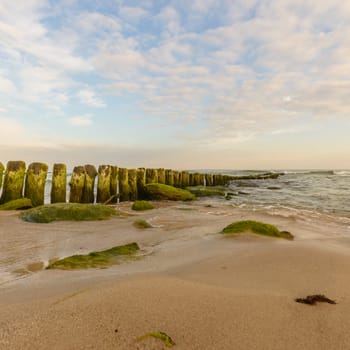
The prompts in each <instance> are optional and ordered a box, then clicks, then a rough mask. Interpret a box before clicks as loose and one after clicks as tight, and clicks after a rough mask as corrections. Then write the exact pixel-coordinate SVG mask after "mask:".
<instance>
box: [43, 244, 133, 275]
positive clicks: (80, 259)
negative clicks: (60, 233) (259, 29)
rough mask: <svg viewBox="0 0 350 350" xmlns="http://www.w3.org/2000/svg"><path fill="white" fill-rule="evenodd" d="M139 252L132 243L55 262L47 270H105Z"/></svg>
mask: <svg viewBox="0 0 350 350" xmlns="http://www.w3.org/2000/svg"><path fill="white" fill-rule="evenodd" d="M139 250H140V248H139V246H138V244H137V243H135V242H134V243H130V244H126V245H122V246H116V247H113V248H110V249H107V250H103V251H99V252H91V253H89V254H86V255H80V254H79V255H72V256H69V257H66V258H64V259H60V260H57V261H55V262H54V263H52V264H50V265H49V266H48V267H47V269H60V270H75V269H87V268H105V267H107V266H110V265H115V264H120V263H122V262H125V261H127V260H129V259H131V258H132V257H134V256H135V254H136V253H137V252H138V251H139Z"/></svg>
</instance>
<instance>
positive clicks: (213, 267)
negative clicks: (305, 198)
mask: <svg viewBox="0 0 350 350" xmlns="http://www.w3.org/2000/svg"><path fill="white" fill-rule="evenodd" d="M155 206H156V209H154V210H150V211H148V212H142V213H136V212H133V211H132V210H130V203H123V204H122V205H120V206H119V209H120V210H121V211H122V212H123V213H127V214H129V216H127V217H124V218H121V217H118V218H113V219H111V220H107V221H99V222H73V223H72V222H56V223H51V224H33V223H25V222H22V221H21V220H20V219H19V218H18V214H17V213H15V212H6V213H0V239H1V248H0V250H1V264H2V266H7V268H3V271H2V272H3V276H6V273H8V276H10V277H11V278H8V279H7V280H5V279H4V280H3V281H2V283H1V285H0V307H1V318H0V348H1V349H165V348H166V346H165V345H164V344H163V343H162V342H161V341H160V340H156V339H153V338H148V339H145V340H141V341H138V339H139V338H140V337H141V336H142V335H144V334H145V333H148V332H156V331H162V332H165V333H166V334H168V335H169V336H171V338H172V339H173V340H174V342H175V343H176V345H175V346H174V349H186V350H188V349H210V350H211V349H213V350H216V349H227V350H231V349H269V350H271V349H293V350H294V349H301V348H302V349H350V333H349V329H350V317H349V314H350V279H349V274H350V239H349V238H348V237H349V228H348V227H346V226H344V225H340V224H339V225H337V223H336V222H331V221H327V220H324V221H322V220H319V221H314V220H305V218H298V217H294V216H292V215H289V216H283V215H267V214H266V213H260V212H252V211H248V210H244V209H237V208H234V207H232V206H229V205H224V204H219V203H216V202H212V201H211V200H199V201H195V202H193V203H190V204H188V203H170V202H162V203H161V202H158V203H157V202H156V203H155ZM137 218H142V219H145V220H147V221H148V222H150V223H151V224H152V225H153V228H151V229H146V230H140V229H138V228H136V227H134V226H133V222H134V221H135V220H136V219H137ZM241 219H256V220H260V221H264V222H268V223H272V224H275V225H277V226H278V227H279V228H280V229H281V230H288V231H290V232H292V233H293V234H294V235H295V240H294V241H287V240H282V239H271V238H263V237H257V236H253V235H249V234H248V235H244V236H242V237H239V238H226V237H222V235H220V234H219V232H220V231H221V230H222V228H223V227H225V226H226V225H227V224H229V223H231V222H233V221H236V220H241ZM133 241H135V242H137V243H138V244H139V245H140V246H141V248H142V253H141V254H142V255H143V258H142V259H140V260H137V261H133V262H129V263H127V264H122V265H118V266H112V267H110V268H108V269H89V270H78V271H60V270H44V269H40V266H41V265H40V264H42V265H45V264H47V262H48V261H49V260H50V259H53V258H57V257H63V256H68V255H72V254H76V253H85V252H89V251H92V250H99V249H106V248H109V247H111V246H114V245H118V244H125V243H129V242H133ZM11 259H12V260H11ZM6 262H7V263H6ZM6 264H7V265H6ZM33 264H34V266H39V268H38V269H35V268H34V269H32V270H38V271H28V266H29V267H30V266H33ZM35 264H37V265H35ZM11 269H12V270H11ZM15 270H17V274H15V273H13V271H15ZM20 271H22V273H21V274H20V273H19V272H20ZM310 294H325V295H326V296H327V297H329V298H331V299H334V300H336V302H337V304H336V305H331V304H326V303H319V304H317V305H314V306H309V305H304V304H299V303H296V302H295V301H294V299H295V298H297V297H306V296H307V295H310Z"/></svg>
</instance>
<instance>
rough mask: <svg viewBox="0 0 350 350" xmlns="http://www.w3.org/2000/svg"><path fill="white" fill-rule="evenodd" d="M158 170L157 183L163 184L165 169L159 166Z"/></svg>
mask: <svg viewBox="0 0 350 350" xmlns="http://www.w3.org/2000/svg"><path fill="white" fill-rule="evenodd" d="M157 172H158V183H160V184H165V170H164V168H159V169H158V170H157Z"/></svg>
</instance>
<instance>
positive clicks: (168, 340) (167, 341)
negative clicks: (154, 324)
mask: <svg viewBox="0 0 350 350" xmlns="http://www.w3.org/2000/svg"><path fill="white" fill-rule="evenodd" d="M150 337H151V338H155V339H159V340H161V341H162V342H163V343H164V345H165V346H166V347H168V348H172V347H173V346H174V345H176V344H175V342H174V340H172V339H171V337H170V336H169V335H168V334H166V333H164V332H150V333H146V334H144V335H143V336H141V337H139V338H138V339H137V341H138V342H140V341H143V340H145V339H147V338H150Z"/></svg>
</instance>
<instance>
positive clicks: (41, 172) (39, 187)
mask: <svg viewBox="0 0 350 350" xmlns="http://www.w3.org/2000/svg"><path fill="white" fill-rule="evenodd" d="M47 170H48V166H47V165H46V164H44V163H32V164H30V165H29V166H28V170H27V175H26V180H25V190H24V197H26V198H29V199H30V200H31V201H32V204H33V206H34V207H37V206H38V205H43V204H44V194H45V183H46V177H47Z"/></svg>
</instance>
